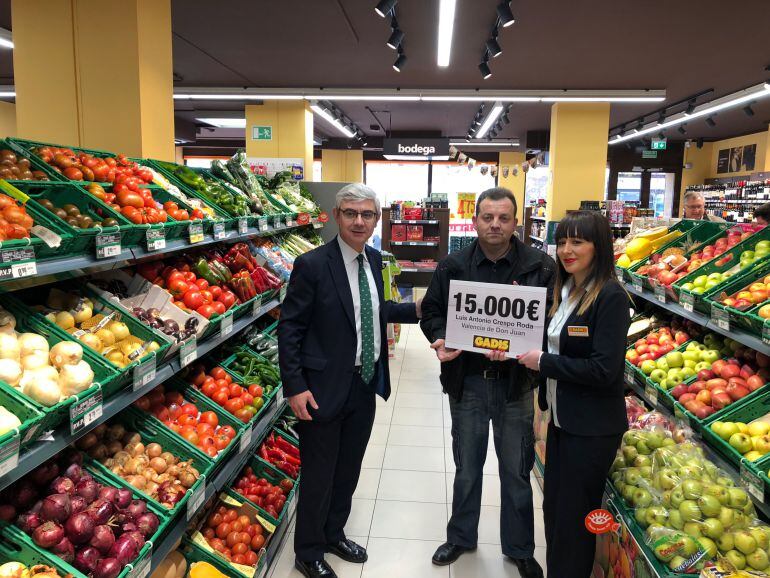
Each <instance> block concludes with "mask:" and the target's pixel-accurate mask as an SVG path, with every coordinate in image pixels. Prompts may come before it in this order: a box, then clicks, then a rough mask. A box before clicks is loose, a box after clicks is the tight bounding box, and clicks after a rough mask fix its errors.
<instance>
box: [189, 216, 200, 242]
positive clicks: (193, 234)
mask: <svg viewBox="0 0 770 578" xmlns="http://www.w3.org/2000/svg"><path fill="white" fill-rule="evenodd" d="M188 232H189V234H190V243H200V242H201V241H203V223H201V222H200V221H196V222H193V223H190V227H189V228H188Z"/></svg>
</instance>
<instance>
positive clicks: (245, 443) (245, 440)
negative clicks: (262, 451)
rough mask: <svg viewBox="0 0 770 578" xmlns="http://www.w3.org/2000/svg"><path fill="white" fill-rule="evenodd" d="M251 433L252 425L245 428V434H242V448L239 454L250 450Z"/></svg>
mask: <svg viewBox="0 0 770 578" xmlns="http://www.w3.org/2000/svg"><path fill="white" fill-rule="evenodd" d="M251 433H252V432H251V426H250V425H247V426H246V427H245V428H243V432H241V446H240V449H239V453H241V454H242V453H243V452H245V451H246V450H248V449H249V446H251Z"/></svg>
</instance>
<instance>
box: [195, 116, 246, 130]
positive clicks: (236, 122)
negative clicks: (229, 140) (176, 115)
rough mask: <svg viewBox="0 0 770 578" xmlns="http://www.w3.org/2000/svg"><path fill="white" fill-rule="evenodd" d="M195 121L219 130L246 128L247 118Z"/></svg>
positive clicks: (202, 119)
mask: <svg viewBox="0 0 770 578" xmlns="http://www.w3.org/2000/svg"><path fill="white" fill-rule="evenodd" d="M195 120H197V121H199V122H205V123H206V124H210V125H212V126H217V127H219V128H246V119H245V118H196V119H195Z"/></svg>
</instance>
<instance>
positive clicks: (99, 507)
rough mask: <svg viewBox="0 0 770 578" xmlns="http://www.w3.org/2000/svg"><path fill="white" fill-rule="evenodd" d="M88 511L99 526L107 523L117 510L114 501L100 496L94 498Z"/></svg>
mask: <svg viewBox="0 0 770 578" xmlns="http://www.w3.org/2000/svg"><path fill="white" fill-rule="evenodd" d="M86 512H87V513H88V515H89V516H91V518H92V519H93V521H94V524H96V525H97V526H98V525H101V524H106V523H107V522H108V521H109V519H110V517H111V516H112V514H113V513H114V512H115V507H114V506H113V505H112V502H109V501H107V500H104V499H101V498H99V499H97V500H94V501H93V502H92V503H91V505H89V506H88V508H87V509H86Z"/></svg>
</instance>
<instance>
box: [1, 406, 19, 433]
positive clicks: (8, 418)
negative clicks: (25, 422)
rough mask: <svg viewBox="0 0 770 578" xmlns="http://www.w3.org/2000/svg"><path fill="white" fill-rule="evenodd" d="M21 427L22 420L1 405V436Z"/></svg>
mask: <svg viewBox="0 0 770 578" xmlns="http://www.w3.org/2000/svg"><path fill="white" fill-rule="evenodd" d="M20 426H21V420H19V418H18V417H16V416H15V415H14V414H12V413H11V412H10V411H8V410H7V409H6V408H4V407H3V406H1V405H0V435H4V434H6V433H8V432H9V431H11V430H13V429H14V428H17V427H20Z"/></svg>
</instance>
